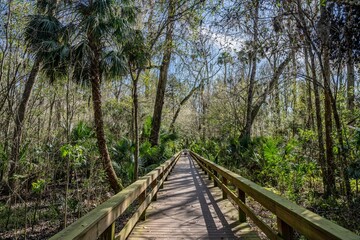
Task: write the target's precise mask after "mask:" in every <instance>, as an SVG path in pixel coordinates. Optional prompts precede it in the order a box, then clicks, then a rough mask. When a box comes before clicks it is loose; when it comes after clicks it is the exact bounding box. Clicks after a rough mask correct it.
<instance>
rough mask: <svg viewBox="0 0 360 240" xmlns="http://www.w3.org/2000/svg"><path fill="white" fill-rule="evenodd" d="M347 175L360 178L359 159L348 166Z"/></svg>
mask: <svg viewBox="0 0 360 240" xmlns="http://www.w3.org/2000/svg"><path fill="white" fill-rule="evenodd" d="M348 172H349V177H350V178H353V179H360V160H357V161H355V162H353V163H351V164H350V165H349V167H348Z"/></svg>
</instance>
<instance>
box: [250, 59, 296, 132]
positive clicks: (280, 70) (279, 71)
mask: <svg viewBox="0 0 360 240" xmlns="http://www.w3.org/2000/svg"><path fill="white" fill-rule="evenodd" d="M290 61H291V54H289V55H288V56H287V58H285V59H284V61H283V62H281V63H280V65H279V67H278V68H277V69H275V71H274V74H273V76H272V78H271V80H270V82H269V86H268V87H267V88H266V90H265V92H264V93H263V94H262V95H261V97H260V98H259V100H258V102H257V103H256V104H255V105H254V106H253V108H252V112H251V121H250V126H252V124H253V123H254V121H255V118H256V116H257V114H258V113H259V110H260V108H261V106H262V105H263V104H264V103H265V101H266V97H267V96H268V94H269V93H270V92H271V91H272V90H273V89H274V87H275V85H276V84H277V83H278V82H279V78H280V76H281V74H282V73H283V72H284V70H285V67H286V66H287V65H288V64H289V62H290Z"/></svg>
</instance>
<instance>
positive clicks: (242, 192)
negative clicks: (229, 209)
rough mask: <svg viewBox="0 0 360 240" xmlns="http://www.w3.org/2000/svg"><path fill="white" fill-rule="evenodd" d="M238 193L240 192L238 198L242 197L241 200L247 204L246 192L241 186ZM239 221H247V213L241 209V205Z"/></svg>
mask: <svg viewBox="0 0 360 240" xmlns="http://www.w3.org/2000/svg"><path fill="white" fill-rule="evenodd" d="M237 193H238V198H239V199H240V201H242V202H243V203H244V204H246V200H245V192H244V191H242V190H241V189H240V188H238V190H237ZM239 221H240V222H241V223H243V222H246V214H245V212H244V211H243V210H241V208H240V207H239Z"/></svg>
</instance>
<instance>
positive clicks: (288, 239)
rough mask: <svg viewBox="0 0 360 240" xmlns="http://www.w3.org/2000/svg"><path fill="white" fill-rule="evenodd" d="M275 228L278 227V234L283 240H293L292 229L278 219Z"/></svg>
mask: <svg viewBox="0 0 360 240" xmlns="http://www.w3.org/2000/svg"><path fill="white" fill-rule="evenodd" d="M277 227H278V232H279V234H280V236H281V237H282V238H283V239H285V240H293V239H295V235H294V229H293V228H292V227H291V226H289V225H288V224H287V223H286V222H284V221H283V220H281V219H280V218H277Z"/></svg>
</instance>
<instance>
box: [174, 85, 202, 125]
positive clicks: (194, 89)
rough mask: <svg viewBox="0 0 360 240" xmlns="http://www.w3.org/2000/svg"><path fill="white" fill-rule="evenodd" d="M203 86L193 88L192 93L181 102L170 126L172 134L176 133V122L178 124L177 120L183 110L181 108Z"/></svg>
mask: <svg viewBox="0 0 360 240" xmlns="http://www.w3.org/2000/svg"><path fill="white" fill-rule="evenodd" d="M200 86H201V85H199V86H197V87H195V86H194V87H193V88H192V89H191V90H190V92H189V93H188V94H187V95H186V96H185V97H184V98H183V99H182V100H181V102H180V104H179V106H178V108H177V109H176V111H175V114H174V117H173V119H172V121H171V124H170V128H169V130H170V132H175V122H176V119H177V118H178V116H179V113H180V110H181V107H182V106H183V105H184V104H185V103H186V102H187V101H188V100H189V99H190V97H191V96H192V95H193V94H194V92H195V91H196V90H198V89H199V88H200Z"/></svg>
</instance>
